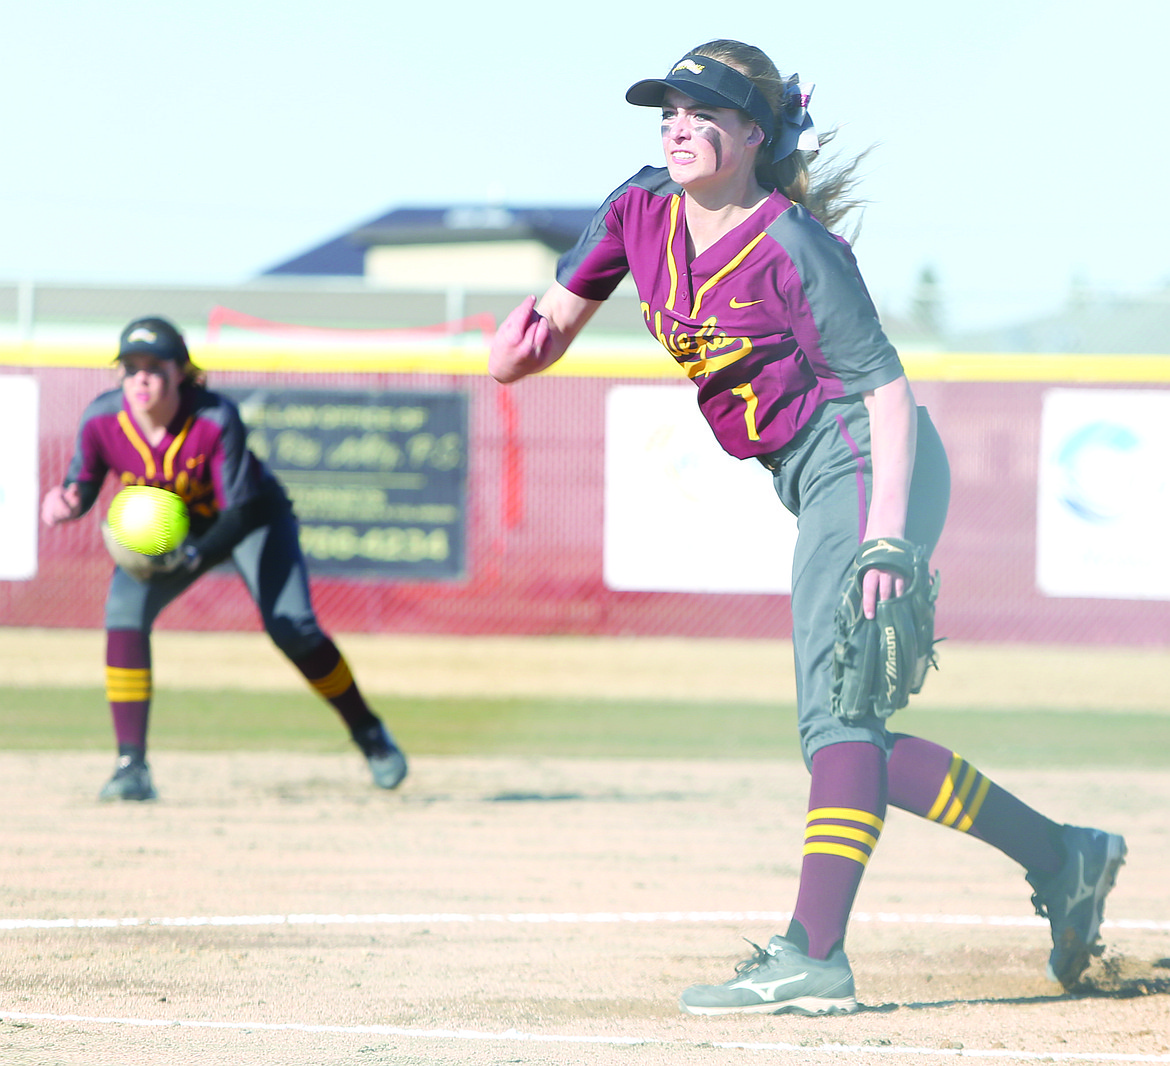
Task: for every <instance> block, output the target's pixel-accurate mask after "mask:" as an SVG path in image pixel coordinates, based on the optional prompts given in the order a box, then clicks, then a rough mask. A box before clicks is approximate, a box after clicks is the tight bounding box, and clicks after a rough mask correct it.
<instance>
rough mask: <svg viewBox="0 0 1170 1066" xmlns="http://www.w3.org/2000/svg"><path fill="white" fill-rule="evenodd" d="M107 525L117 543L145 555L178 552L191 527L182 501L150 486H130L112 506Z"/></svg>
mask: <svg viewBox="0 0 1170 1066" xmlns="http://www.w3.org/2000/svg"><path fill="white" fill-rule="evenodd" d="M106 522H107V523H108V524H109V527H110V535H111V536H112V537H113V538H114V540H116V541H117V542H118V543H119V544H121V545H122V547H123V548H129V549H130V550H131V551H135V552H140V553H141V554H143V555H165V554H166V553H167V552H169V551H170V550H171V549H172V548H177V547H178V546H179V545H180V544H182V543H183V538H184V537H186V536H187V530H188V529H189V528H190V526H191V520H190V518H189V517H188V516H187V505H186V504H185V503H183V501H182V499H181V498H180V497H178V496H176V495H175V493H173V492H168V491H167V490H166V489H156V488H153V487H152V486H150V485H127V486H126V487H125V488H124V489H123V490H122V491H121V492H119V493H118V495H117V496H115V497H114V498H113V500H112V501H111V502H110V510H109V513H108V514H107V515H106Z"/></svg>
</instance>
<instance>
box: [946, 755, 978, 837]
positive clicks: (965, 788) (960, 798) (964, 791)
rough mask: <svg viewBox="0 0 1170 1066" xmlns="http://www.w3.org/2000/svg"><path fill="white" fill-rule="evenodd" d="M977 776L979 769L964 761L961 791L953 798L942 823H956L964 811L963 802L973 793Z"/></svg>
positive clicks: (960, 784)
mask: <svg viewBox="0 0 1170 1066" xmlns="http://www.w3.org/2000/svg"><path fill="white" fill-rule="evenodd" d="M977 777H979V771H978V770H976V769H975V767H974V766H972V765H971V764H970V763H969V762H965V763H963V777H962V780H961V781H960V782H959V791H958V792H957V793H956V794H955V798H954V799H953V800H951V805H950V806H949V807H948V808H947V813H946V814H945V815H943V817H942V818H940V819H939V823H940V824H941V825H954V824H955V822H956V821H957V820H958V818H959V815H960V814H962V813H963V804H964V803H965V802H966V800H967V797H968V796H969V795H970V794H971V789H972V787H973V786H974V784H975V779H976V778H977Z"/></svg>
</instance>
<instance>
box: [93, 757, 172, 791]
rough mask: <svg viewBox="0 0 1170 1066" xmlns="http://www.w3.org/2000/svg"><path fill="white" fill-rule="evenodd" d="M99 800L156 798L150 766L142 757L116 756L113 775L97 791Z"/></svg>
mask: <svg viewBox="0 0 1170 1066" xmlns="http://www.w3.org/2000/svg"><path fill="white" fill-rule="evenodd" d="M98 799H99V800H140V801H141V800H152V799H158V793H157V792H155V790H154V782H152V781H151V779H150V767H149V766H147V765H146V763H145V762H144V761H143V760H142V759H136V758H134V757H133V756H132V755H122V756H120V757H119V758H118V766H117V769H115V770H114V776H113V777H111V778H110V779H109V781H107V782H106V783H105V784H104V785H103V786H102V790H101V792H99V793H98Z"/></svg>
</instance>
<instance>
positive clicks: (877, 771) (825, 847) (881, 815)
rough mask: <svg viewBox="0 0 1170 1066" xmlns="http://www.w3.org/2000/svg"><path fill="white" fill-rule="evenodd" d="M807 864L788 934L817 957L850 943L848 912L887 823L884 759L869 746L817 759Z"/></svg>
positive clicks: (852, 744) (832, 750) (835, 750)
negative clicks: (884, 824) (847, 940)
mask: <svg viewBox="0 0 1170 1066" xmlns="http://www.w3.org/2000/svg"><path fill="white" fill-rule="evenodd" d="M808 807H809V810H808V823H807V827H806V829H805V835H804V862H803V864H802V866H801V870H800V889H799V891H798V893H797V898H796V909H795V910H794V911H793V913H792V923H791V924H790V925H789V927H788V933H787V934H786V935H787V937H788V939H789V940H792V941H793V942H794V943H795V944H796V945H797V947H799V948H801V949H802V950H804V951H805V952H806V953H807V954H808V955H809V956H810V957H811V958H814V959H825V958H828V957H829V954H830V953H831V952H832V951H833V949H834V947H836V946H837V945H838V944H840V943H842V942H843V941H844V939H845V927H846V926H847V925H848V923H849V912H850V910H852V908H853V900H854V898H855V897H856V895H857V889H858V887H859V886H860V884H861V875H862V874H863V873H865V864H866V863H867V862H869V857H870V855H871V854H872V852H873V849H874V847H875V846H876V845H877V841H878V836H879V835H880V833H881V831H882V824H883V820H884V819H885V816H886V756H885V752H883V751H882V750H881V749H880V748H878V747H875V746H874V745H873V744H868V743H866V742H864V741H849V742H847V743H843V744H830V745H829V746H828V747H825V748H821V749H820V751H818V752H816V753H815V754H814V755H813V757H812V784H811V785H810V787H809V801H808Z"/></svg>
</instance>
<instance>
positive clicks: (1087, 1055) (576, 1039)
mask: <svg viewBox="0 0 1170 1066" xmlns="http://www.w3.org/2000/svg"><path fill="white" fill-rule="evenodd" d="M0 1021H13V1022H69V1023H72V1024H75V1025H76V1024H80V1025H127V1026H134V1027H137V1028H160V1029H219V1030H224V1029H235V1030H247V1031H261V1032H292V1033H335V1034H342V1035H353V1036H400V1037H408V1038H414V1039H424V1040H469V1041H471V1040H479V1041H488V1040H495V1041H500V1042H504V1041H514V1042H517V1043H531V1044H592V1045H599V1044H607V1045H612V1046H624V1047H630V1046H636V1045H656V1046H658V1047H676V1048H697V1047H704V1048H707V1047H714V1048H723V1049H727V1050H733V1051H784V1052H788V1053H795V1052H802V1053H804V1054H806V1055H807V1054H824V1053H825V1052H832V1053H834V1054H838V1055H924V1056H926V1055H929V1056H933V1057H935V1058H944V1057H953V1058H959V1057H962V1058H973V1059H1003V1060H1006V1061H1016V1062H1020V1061H1037V1060H1043V1061H1045V1062H1170V1055H1143V1054H1138V1053H1136V1052H1132V1053H1131V1052H1102V1051H1014V1050H1011V1049H1009V1048H971V1047H964V1048H932V1047H912V1046H905V1047H898V1046H894V1045H889V1044H886V1045H882V1046H880V1047H879V1046H870V1045H868V1044H831V1043H823V1044H784V1043H779V1042H775V1043H773V1042H767V1043H764V1042H755V1041H751V1042H749V1041H740V1040H734V1041H730V1040H662V1039H660V1038H659V1037H653V1036H588V1035H575V1034H569V1033H527V1032H524V1031H522V1030H519V1029H504V1030H501V1031H499V1032H485V1031H480V1030H476V1029H408V1028H403V1027H401V1026H397V1025H307V1024H304V1023H299V1022H217V1021H198V1020H193V1019H187V1018H105V1017H89V1016H86V1015H83V1014H41V1013H31V1012H28V1011H8V1010H4V1009H3V1008H0Z"/></svg>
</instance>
